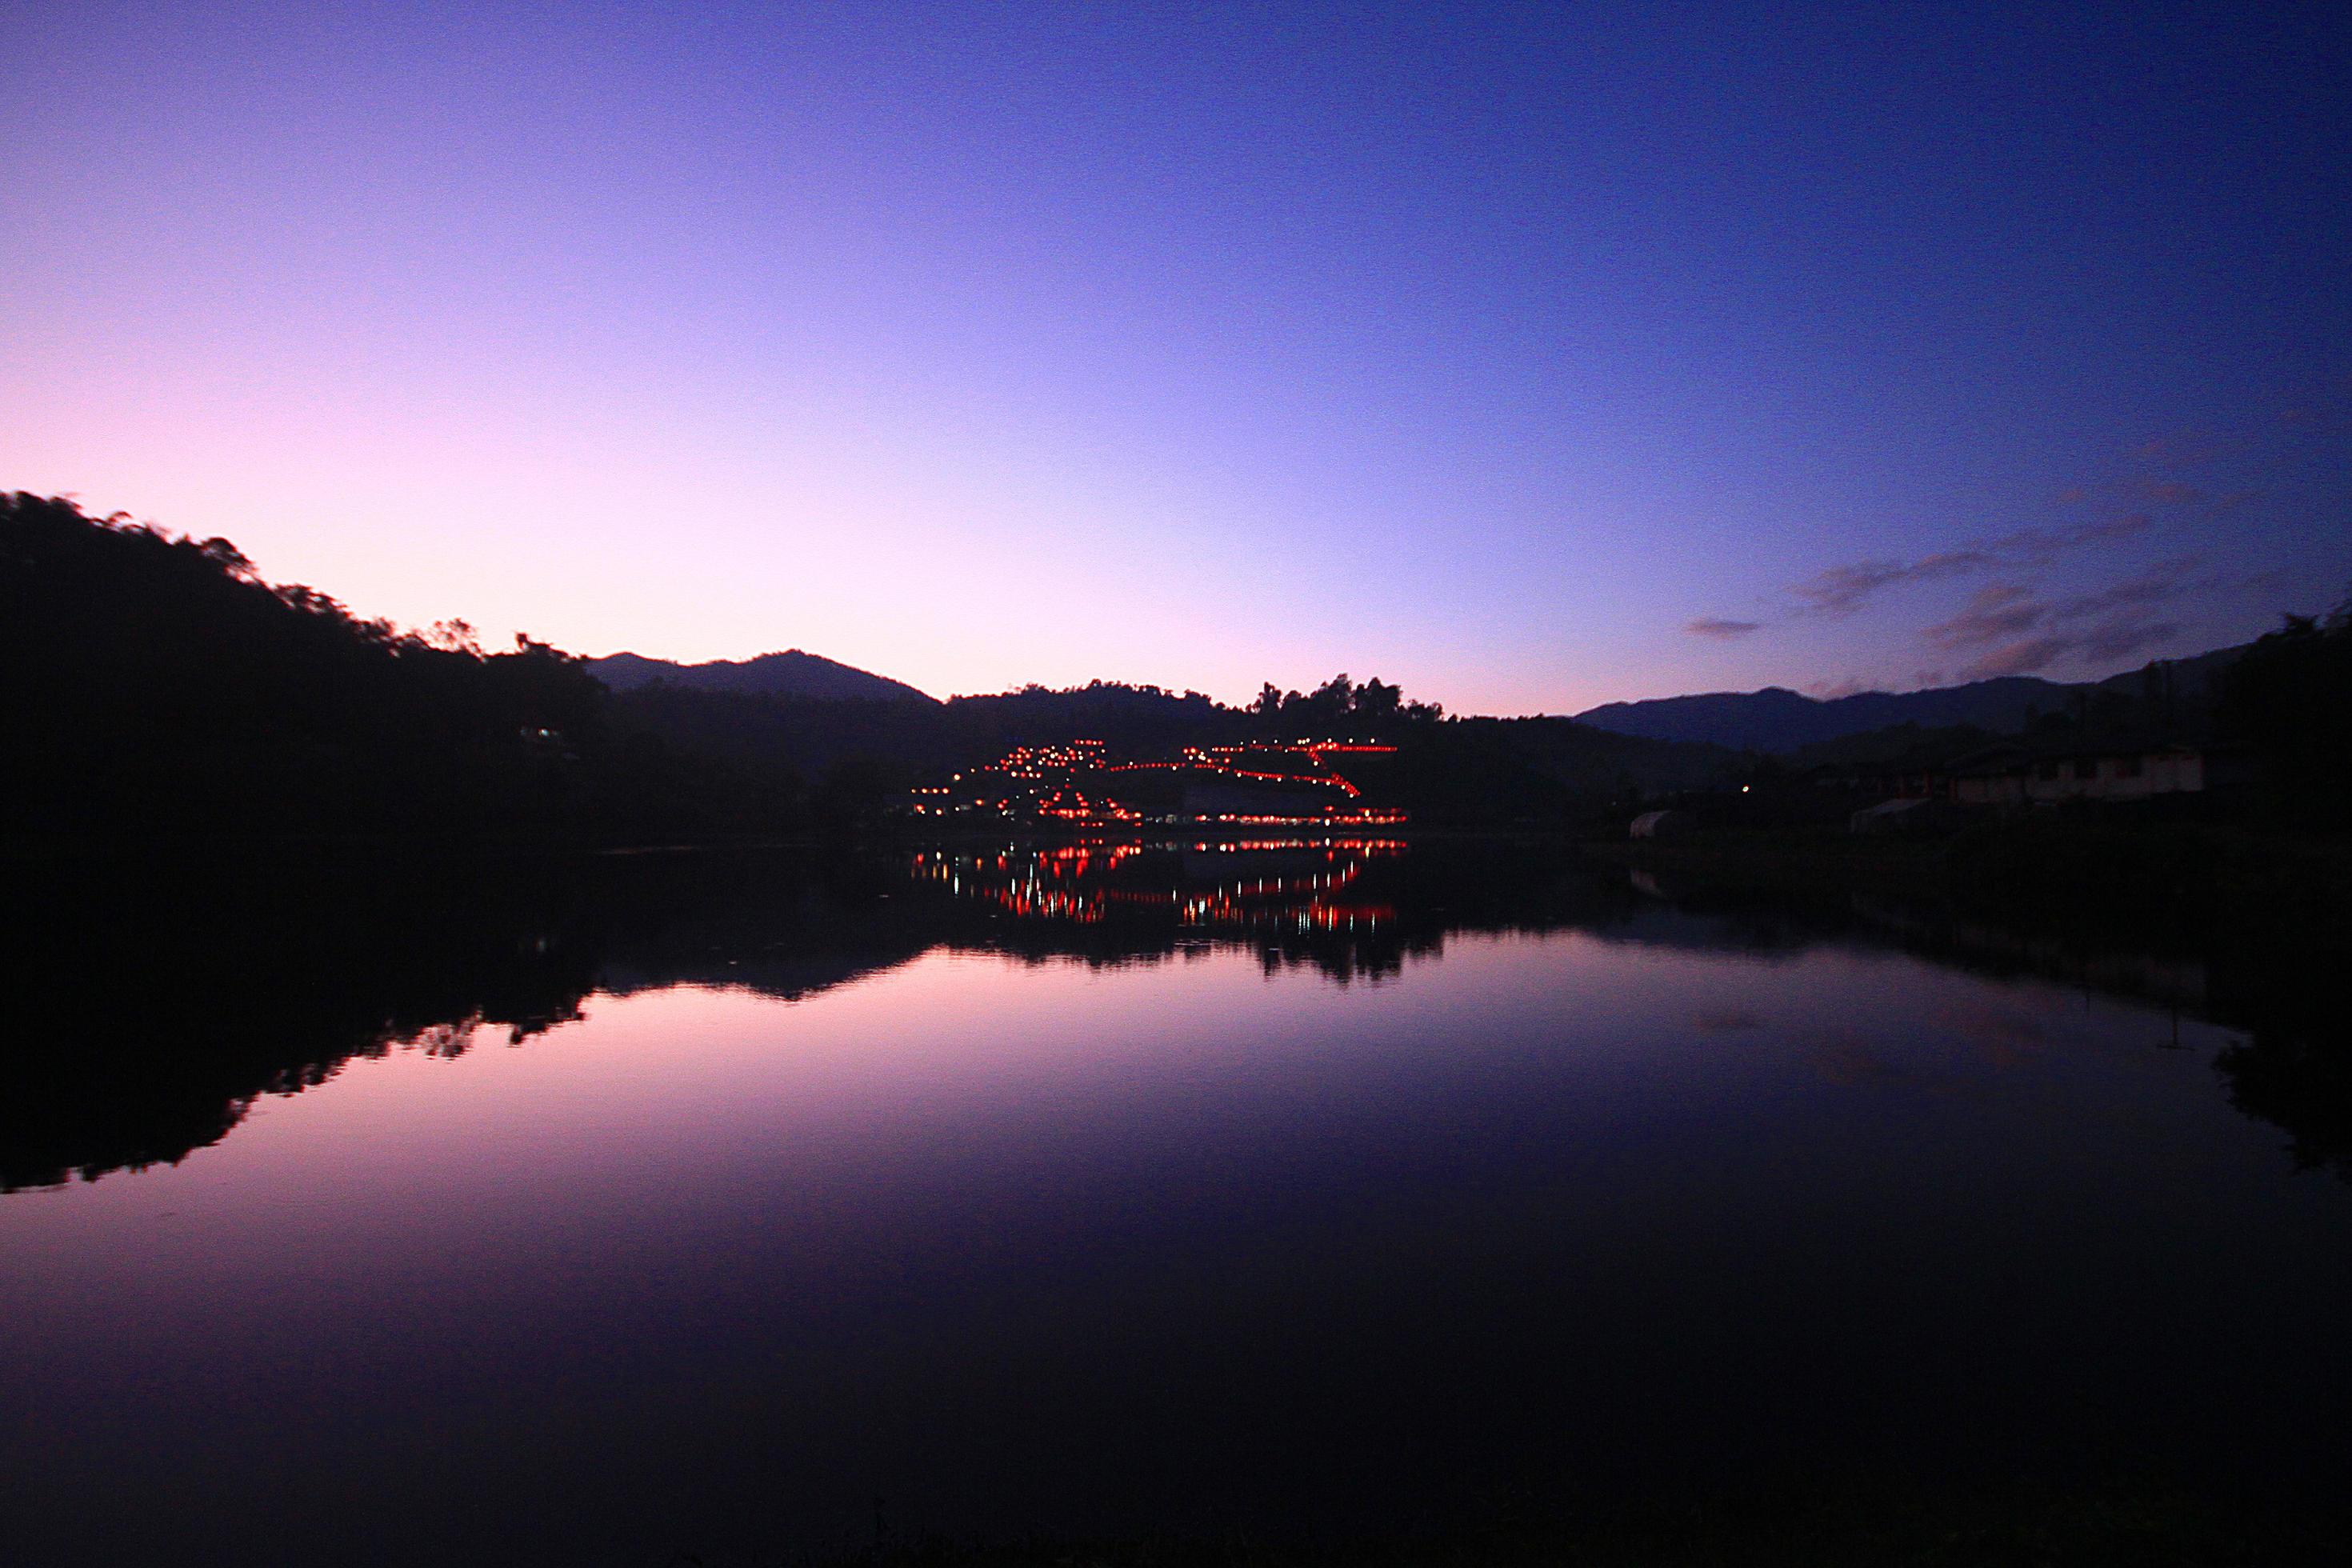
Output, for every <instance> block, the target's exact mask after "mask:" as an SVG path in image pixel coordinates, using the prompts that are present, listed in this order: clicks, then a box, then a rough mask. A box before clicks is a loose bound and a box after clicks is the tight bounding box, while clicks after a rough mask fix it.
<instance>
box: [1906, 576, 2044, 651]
mask: <svg viewBox="0 0 2352 1568" xmlns="http://www.w3.org/2000/svg"><path fill="white" fill-rule="evenodd" d="M2049 613H2050V608H2049V606H2048V605H2043V604H2042V603H2040V602H2039V601H2037V600H2036V599H2035V598H2034V597H2033V595H2032V592H2031V591H2030V590H2029V589H2026V588H2023V587H2021V586H2020V585H2018V584H2015V583H1996V584H1992V585H1991V586H1990V587H1987V588H1979V589H1978V590H1977V592H1976V593H1975V594H1974V595H1970V596H1969V602H1968V604H1967V605H1963V606H1962V607H1961V609H1960V612H1959V614H1958V615H1956V616H1953V617H1952V618H1951V619H1949V620H1947V621H1937V623H1936V624H1935V625H1934V626H1927V627H1925V628H1924V629H1922V630H1921V632H1920V633H1919V636H1920V637H1921V638H1922V639H1924V640H1925V641H1927V643H1928V644H1930V645H1931V646H1933V647H1939V648H1942V649H1943V650H1945V651H1946V652H1948V653H1958V652H1961V651H1964V650H1966V649H1969V648H1975V647H1987V646H1989V645H1990V644H1993V643H1998V642H2002V641H2005V640H2009V639H2013V638H2016V637H2021V636H2022V635H2023V634H2025V633H2026V632H2029V631H2032V629H2033V628H2034V627H2035V626H2040V625H2041V624H2042V619H2043V617H2044V616H2048V615H2049Z"/></svg>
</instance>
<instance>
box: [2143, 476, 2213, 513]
mask: <svg viewBox="0 0 2352 1568" xmlns="http://www.w3.org/2000/svg"><path fill="white" fill-rule="evenodd" d="M2124 489H2125V493H2126V494H2127V495H2129V496H2130V497H2131V498H2132V499H2133V500H2140V501H2146V502H2147V503H2148V504H2149V505H2150V506H2195V505H2196V504H2197V503H2198V502H2200V501H2202V500H2210V499H2211V498H2210V497H2209V496H2208V495H2207V494H2206V493H2205V492H2204V491H2203V490H2200V489H2198V488H2197V487H2196V486H2195V485H2184V484H2181V483H2179V481H2178V480H2174V479H2134V480H2132V481H2131V482H2130V483H2129V484H2127V485H2126V486H2125V487H2124Z"/></svg>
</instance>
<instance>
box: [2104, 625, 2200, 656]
mask: <svg viewBox="0 0 2352 1568" xmlns="http://www.w3.org/2000/svg"><path fill="white" fill-rule="evenodd" d="M2179 635H2180V626H2179V623H2178V622H2175V621H2139V620H2123V621H2111V622H2108V623H2107V624H2106V625H2105V626H2094V627H2093V628H2091V630H2090V631H2089V632H2088V633H2087V634H2086V635H2085V636H2084V638H2083V657H2084V658H2090V659H2118V658H2136V657H2137V656H2138V655H2140V654H2143V653H2147V652H2148V651H2149V650H2150V649H2152V648H2156V647H2161V646H2162V645H2164V644H2166V643H2168V642H2170V641H2171V640H2172V639H2173V638H2175V637H2179Z"/></svg>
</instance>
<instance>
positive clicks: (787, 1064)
mask: <svg viewBox="0 0 2352 1568" xmlns="http://www.w3.org/2000/svg"><path fill="white" fill-rule="evenodd" d="M1637 880H1638V879H1637ZM91 881H99V882H103V883H105V884H107V886H105V887H103V888H100V889H92V888H91V887H90V886H89V882H91ZM1668 892H1669V889H1659V888H1657V887H1656V886H1655V884H1654V883H1652V884H1649V886H1648V888H1647V889H1644V887H1643V886H1639V885H1635V884H1634V883H1632V882H1629V880H1628V879H1627V878H1626V875H1625V873H1623V872H1622V871H1616V872H1610V871H1604V870H1579V869H1577V868H1573V867H1571V866H1569V865H1566V864H1563V863H1559V862H1557V861H1556V860H1555V859H1553V858H1549V857H1548V856H1546V855H1545V854H1542V853H1539V852H1538V851H1534V850H1530V849H1527V848H1525V847H1512V846H1500V845H1488V846H1455V847H1447V848H1433V847H1424V848H1423V849H1421V850H1418V851H1414V852H1412V853H1406V852H1404V851H1402V848H1401V847H1396V846H1388V845H1381V844H1339V845H1322V844H1300V843H1291V844H1278V843H1277V844H1271V845H1261V846H1259V847H1245V848H1240V849H1223V848H1218V847H1194V846H1192V845H1185V846H1181V847H1171V848H1157V849H1147V850H1143V851H1120V852H1118V853H1116V854H1114V853H1111V852H1108V851H1105V850H1099V849H1097V850H1094V851H1087V852H1080V851H1076V850H1061V851H1043V852H1040V851H1032V850H1024V849H1008V848H1007V847H1003V846H993V847H989V848H987V849H985V850H981V849H977V848H974V847H970V846H967V847H962V848H960V849H950V850H943V851H939V852H923V853H918V852H915V851H908V853H906V854H905V855H903V856H898V857H895V858H873V859H868V860H865V861H860V862H857V863H855V864H851V865H846V866H845V865H840V864H835V865H829V866H824V867H818V868H812V867H809V866H805V865H803V864H801V863H799V862H796V861H793V860H791V859H789V858H770V859H761V858H740V857H730V858H694V857H681V858H676V859H674V860H671V861H668V862H665V863H661V864H656V863H654V862H652V861H649V860H637V861H618V860H615V861H610V862H604V863H600V864H598V865H595V866H593V867H588V868H579V867H565V868H545V867H541V868H509V869H507V870H487V869H483V868H474V869H472V870H470V871H468V872H467V873H465V874H463V875H456V874H446V873H441V872H429V871H425V870H419V869H415V868H410V869H409V870H407V871H405V872H404V873H402V874H399V875H396V876H395V875H392V874H388V873H374V872H368V873H362V872H358V871H351V870H344V871H339V872H334V873H331V874H327V873H320V874H315V875H306V876H304V877H301V878H289V877H287V876H285V875H282V874H278V875H263V874H255V875H247V876H245V877H242V878H240V879H234V881H233V885H230V884H225V883H224V882H222V881H216V880H215V879H209V878H206V877H199V876H196V875H194V874H189V875H186V876H183V877H180V878H177V879H153V880H152V881H151V880H141V881H139V882H137V883H135V884H133V883H131V882H129V881H128V880H126V879H124V878H123V877H122V876H121V875H120V874H119V873H118V874H115V875H111V876H110V877H107V878H102V879H80V880H79V883H78V885H76V886H75V887H73V888H72V889H68V890H56V889H52V890H51V891H50V892H49V893H48V894H47V895H45V900H44V901H43V903H42V905H41V907H40V909H39V910H38V911H37V913H38V914H39V916H40V918H39V919H38V920H37V921H35V922H34V929H31V930H29V931H28V932H27V934H26V936H25V937H24V938H23V939H22V940H21V941H20V942H18V943H17V944H16V955H17V958H18V960H19V963H18V966H17V967H18V971H19V978H18V980H17V981H16V982H14V983H12V986H13V992H14V994H13V998H12V1011H14V1012H15V1014H16V1025H15V1026H12V1028H11V1030H10V1031H9V1032H10V1034H11V1036H12V1038H11V1041H10V1043H9V1044H8V1045H7V1046H6V1047H5V1051H6V1052H7V1053H8V1066H7V1072H8V1080H7V1083H6V1085H5V1089H6V1105H5V1110H0V1180H5V1181H6V1182H8V1183H9V1184H11V1185H12V1186H13V1189H14V1190H11V1191H9V1192H7V1193H6V1194H5V1195H0V1314H5V1328H4V1329H0V1531H5V1534H0V1558H5V1559H6V1560H8V1561H12V1562H25V1563H78V1562H86V1563H142V1562H166V1563H182V1562H185V1563H198V1562H203V1563H278V1562H289V1563H310V1562H316V1563H327V1562H339V1563H349V1562H368V1561H378V1560H384V1561H395V1562H416V1563H471V1562H498V1561H505V1562H535V1561H567V1562H578V1563H604V1562H614V1563H667V1562H679V1561H686V1560H688V1555H687V1554H691V1555H692V1556H694V1557H698V1558H699V1559H700V1560H702V1561H704V1562H706V1563H724V1562H755V1561H774V1560H776V1559H778V1558H780V1557H781V1556H782V1555H783V1554H784V1553H785V1552H789V1551H794V1550H801V1549H812V1548H814V1549H820V1550H824V1549H839V1548H843V1547H845V1546H852V1545H858V1544H864V1543H870V1542H872V1541H873V1540H874V1537H875V1531H876V1529H877V1517H876V1516H877V1507H878V1511H879V1513H880V1515H881V1521H880V1524H881V1529H882V1530H883V1531H886V1532H887V1535H888V1536H889V1537H890V1538H891V1539H905V1538H907V1537H909V1536H912V1535H917V1534H920V1533H922V1532H926V1531H949V1532H980V1533H983V1534H991V1533H992V1534H996V1535H1006V1534H1013V1533H1018V1532H1022V1531H1033V1530H1042V1531H1060V1532H1078V1531H1108V1532H1112V1533H1118V1532H1134V1531H1147V1530H1157V1531H1193V1532H1216V1531H1231V1530H1234V1529H1246V1530H1250V1531H1270V1532H1280V1531H1324V1532H1329V1531H1341V1532H1347V1531H1380V1530H1382V1529H1386V1528H1396V1529H1409V1528H1413V1527H1416V1526H1417V1525H1423V1524H1426V1523H1427V1522H1428V1521H1432V1520H1441V1521H1442V1520H1447V1519H1454V1518H1470V1517H1476V1516H1478V1515H1479V1514H1480V1512H1481V1510H1496V1509H1504V1508H1509V1509H1516V1510H1528V1509H1531V1508H1532V1509H1538V1510H1543V1509H1558V1510H1567V1511H1573V1510H1577V1509H1590V1508H1595V1507H1603V1506H1618V1505H1621V1504H1622V1503H1624V1502H1626V1501H1627V1500H1633V1501H1636V1502H1639V1501H1643V1500H1648V1501H1654V1502H1659V1503H1662V1504H1665V1505H1671V1504H1673V1503H1674V1502H1675V1500H1682V1499H1690V1498H1706V1497H1717V1496H1725V1495H1731V1494H1735V1493H1737V1494H1746V1495H1756V1494H1759V1493H1763V1494H1769V1493H1772V1492H1775V1491H1781V1492H1787V1493H1806V1494H1838V1493H1842V1492H1866V1491H1869V1490H1872V1489H1885V1488H1911V1489H1918V1488H1931V1489H1932V1488H1942V1487H1975V1486H1990V1487H1992V1488H1994V1489H2000V1488H2002V1487H2014V1486H2018V1485H2024V1484H2032V1485H2033V1486H2038V1487H2044V1488H2049V1487H2056V1488H2061V1489H2063V1488H2065V1487H2069V1486H2077V1485H2079V1486H2083V1487H2102V1486H2107V1485H2111V1484H2113V1483H2114V1482H2115V1481H2116V1479H2117V1478H2127V1479H2130V1480H2131V1482H2132V1484H2143V1483H2145V1484H2148V1485H2154V1486H2158V1487H2161V1488H2167V1489H2182V1488H2188V1489H2210V1491H2212V1492H2213V1493H2214V1494H2215V1495H2228V1496H2231V1497H2240V1496H2247V1495H2259V1496H2261V1497H2263V1498H2264V1499H2269V1500H2284V1502H2285V1503H2286V1504H2287V1505H2292V1504H2293V1503H2294V1501H2295V1500H2298V1499H2305V1498H2316V1497H2322V1496H2325V1495H2327V1494H2329V1493H2331V1492H2332V1490H2333V1489H2334V1488H2335V1487H2336V1484H2337V1483H2338V1482H2339V1480H2340V1479H2341V1478H2342V1476H2343V1475H2344V1473H2345V1469H2344V1467H2345V1462H2346V1459H2347V1454H2352V1443H2347V1436H2346V1425H2345V1422H2344V1420H2343V1413H2344V1410H2345V1409H2346V1407H2347V1406H2346V1396H2347V1392H2352V1380H2347V1370H2352V1351H2347V1333H2352V1328H2348V1327H2347V1323H2352V1320H2347V1312H2346V1306H2347V1301H2352V1184H2347V1182H2346V1181H2344V1180H2343V1179H2341V1178H2340V1175H2339V1173H2337V1172H2336V1171H2335V1170H2332V1169H2330V1168H2327V1164H2326V1162H2327V1160H2328V1158H2329V1156H2330V1153H2331V1149H2332V1146H2331V1145H2330V1143H2329V1142H2328V1140H2329V1138H2330V1137H2331V1135H2332V1134H2331V1132H2330V1131H2329V1129H2328V1127H2327V1126H2326V1125H2325V1124H2324V1122H2319V1123H2312V1124H2298V1120H2297V1119H2298V1116H2299V1115H2300V1114H2301V1108H2299V1107H2298V1106H2296V1104H2295V1103H2294V1094H2295V1088H2294V1085H2295V1082H2296V1081H2297V1080H2296V1079H2294V1059H2296V1058H2299V1056H2300V1055H2301V1054H2302V1053H2305V1052H2306V1051H2307V1050H2308V1049H2309V1048H2310V1047H2311V1045H2312V1042H2310V1041H2308V1040H2304V1039H2300V1038H2295V1039H2286V1040H2284V1041H2281V1040H2277V1039H2270V1038H2262V1037H2258V1035H2259V1033H2260V1031H2259V1029H2258V1028H2257V1027H2256V1026H2252V1025H2249V1024H2245V1023H2243V1022H2242V1021H2227V1022H2218V1023H2217V1022H2211V1021H2208V1020H2210V1019H2211V1018H2214V1017H2217V1016H2218V1017H2221V1018H2224V1019H2231V1012H2230V1008H2229V1006H2228V1005H2225V1003H2223V1002H2217V1001H2216V987H2217V982H2216V979H2215V977H2214V976H2213V975H2211V974H2210V973H2207V972H2206V971H2205V970H2204V969H2203V968H2201V967H2200V965H2198V964H2197V963H2193V962H2176V963H2148V962H2140V961H2138V960H2137V959H2136V958H2134V957H2133V956H2132V955H2122V956H2116V955H2110V956H2109V957H2108V958H2107V959H2106V960H2105V961H2104V962H2102V963H2093V964H2090V965H2087V966H2084V965H2081V964H2076V963H2074V961H2073V960H2071V959H2069V958H2067V957H2065V956H2064V955H2063V953H2061V952H2057V951H2056V950H2054V949H2044V948H2035V947H2032V946H2031V945H2021V944H2017V943H2015V942H2009V941H2008V940H2007V939H2005V938H2002V937H2000V935H1998V934H1997V933H1988V932H1983V931H1975V932H1971V931H1967V930H1957V931H1956V930H1948V929H1939V930H1932V931H1931V930H1927V928H1923V927H1921V926H1920V925H1918V924H1917V923H1916V922H1912V921H1907V920H1906V919H1898V918H1895V917H1894V916H1892V915H1889V914H1888V913H1886V912H1885V911H1873V910H1866V909H1865V910H1860V911H1856V910H1853V909H1852V908H1850V907H1837V908H1832V907H1830V906H1829V905H1823V906H1821V907H1815V908H1810V909H1801V910H1793V909H1792V910H1780V909H1772V908H1764V909H1759V908H1756V907H1753V906H1748V907H1742V908H1738V909H1731V910H1719V911H1717V912H1707V911H1706V910H1704V909H1699V910H1694V909H1692V908H1689V907H1686V906H1684V905H1679V904H1677V903H1676V902H1675V900H1673V899H1672V898H1670V897H1668V896H1666V895H1667V893H1668ZM1928 950H1932V952H1933V955H1932V956H1931V955H1929V952H1928ZM2085 974H2089V975H2094V976H2095V977H2096V984H2086V983H2085V981H2084V978H2083V976H2084V975H2085ZM2133 992H2137V993H2138V994H2137V995H2135V994H2131V993H2133ZM2266 1052H2267V1053H2270V1054H2269V1055H2264V1054H2263V1053H2266ZM2281 1053H2284V1055H2282V1054H2281ZM2281 1063H2284V1064H2285V1065H2284V1066H2282V1065H2281ZM2256 1112H2260V1114H2257V1113H2256ZM2298 1149H2299V1150H2300V1158H2298V1154H2297V1150H2298ZM2314 1164H2316V1165H2317V1167H2318V1168H2301V1167H2305V1166H2311V1165H2314ZM877 1500H878V1504H877Z"/></svg>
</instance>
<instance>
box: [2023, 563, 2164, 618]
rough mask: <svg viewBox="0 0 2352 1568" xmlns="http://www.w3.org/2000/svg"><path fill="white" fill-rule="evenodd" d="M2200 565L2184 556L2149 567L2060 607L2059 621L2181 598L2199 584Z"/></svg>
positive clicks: (2141, 607) (2138, 607) (2081, 595)
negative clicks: (2197, 579)
mask: <svg viewBox="0 0 2352 1568" xmlns="http://www.w3.org/2000/svg"><path fill="white" fill-rule="evenodd" d="M2198 566H2199V563H2198V561H2197V559H2196V557H2194V556H2187V555H2184V556H2181V557H2179V559H2177V560H2172V561H2166V562H2161V563H2158V564H2157V565H2154V566H2151V567H2149V568H2148V569H2147V571H2145V572H2142V573H2140V574H2137V575H2136V576H2131V577H2126V578H2125V579H2124V580H2123V581H2122V582H2120V583H2116V584H2110V585H2109V586H2107V587H2105V588H2102V589H2100V590H2098V591H2097V592H2096V593H2092V594H2078V595H2075V596H2074V597H2073V598H2071V599H2068V600H2065V601H2064V602H2063V603H2062V604H2060V605H2058V607H2057V609H2056V611H2055V612H2053V613H2054V614H2055V615H2056V616H2058V618H2059V619H2061V620H2067V621H2079V620H2082V619H2084V617H2085V616H2097V615H2104V614H2105V613H2106V612H2108V611H2110V610H2123V609H2144V608H2146V607H2147V606H2149V605H2161V604H2164V603H2166V602H2167V601H2168V600H2171V599H2177V598H2179V596H2180V595H2182V594H2184V593H2186V592H2188V591H2189V588H2191V587H2192V586H2194V585H2195V584H2196V573H2197V570H2198Z"/></svg>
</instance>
